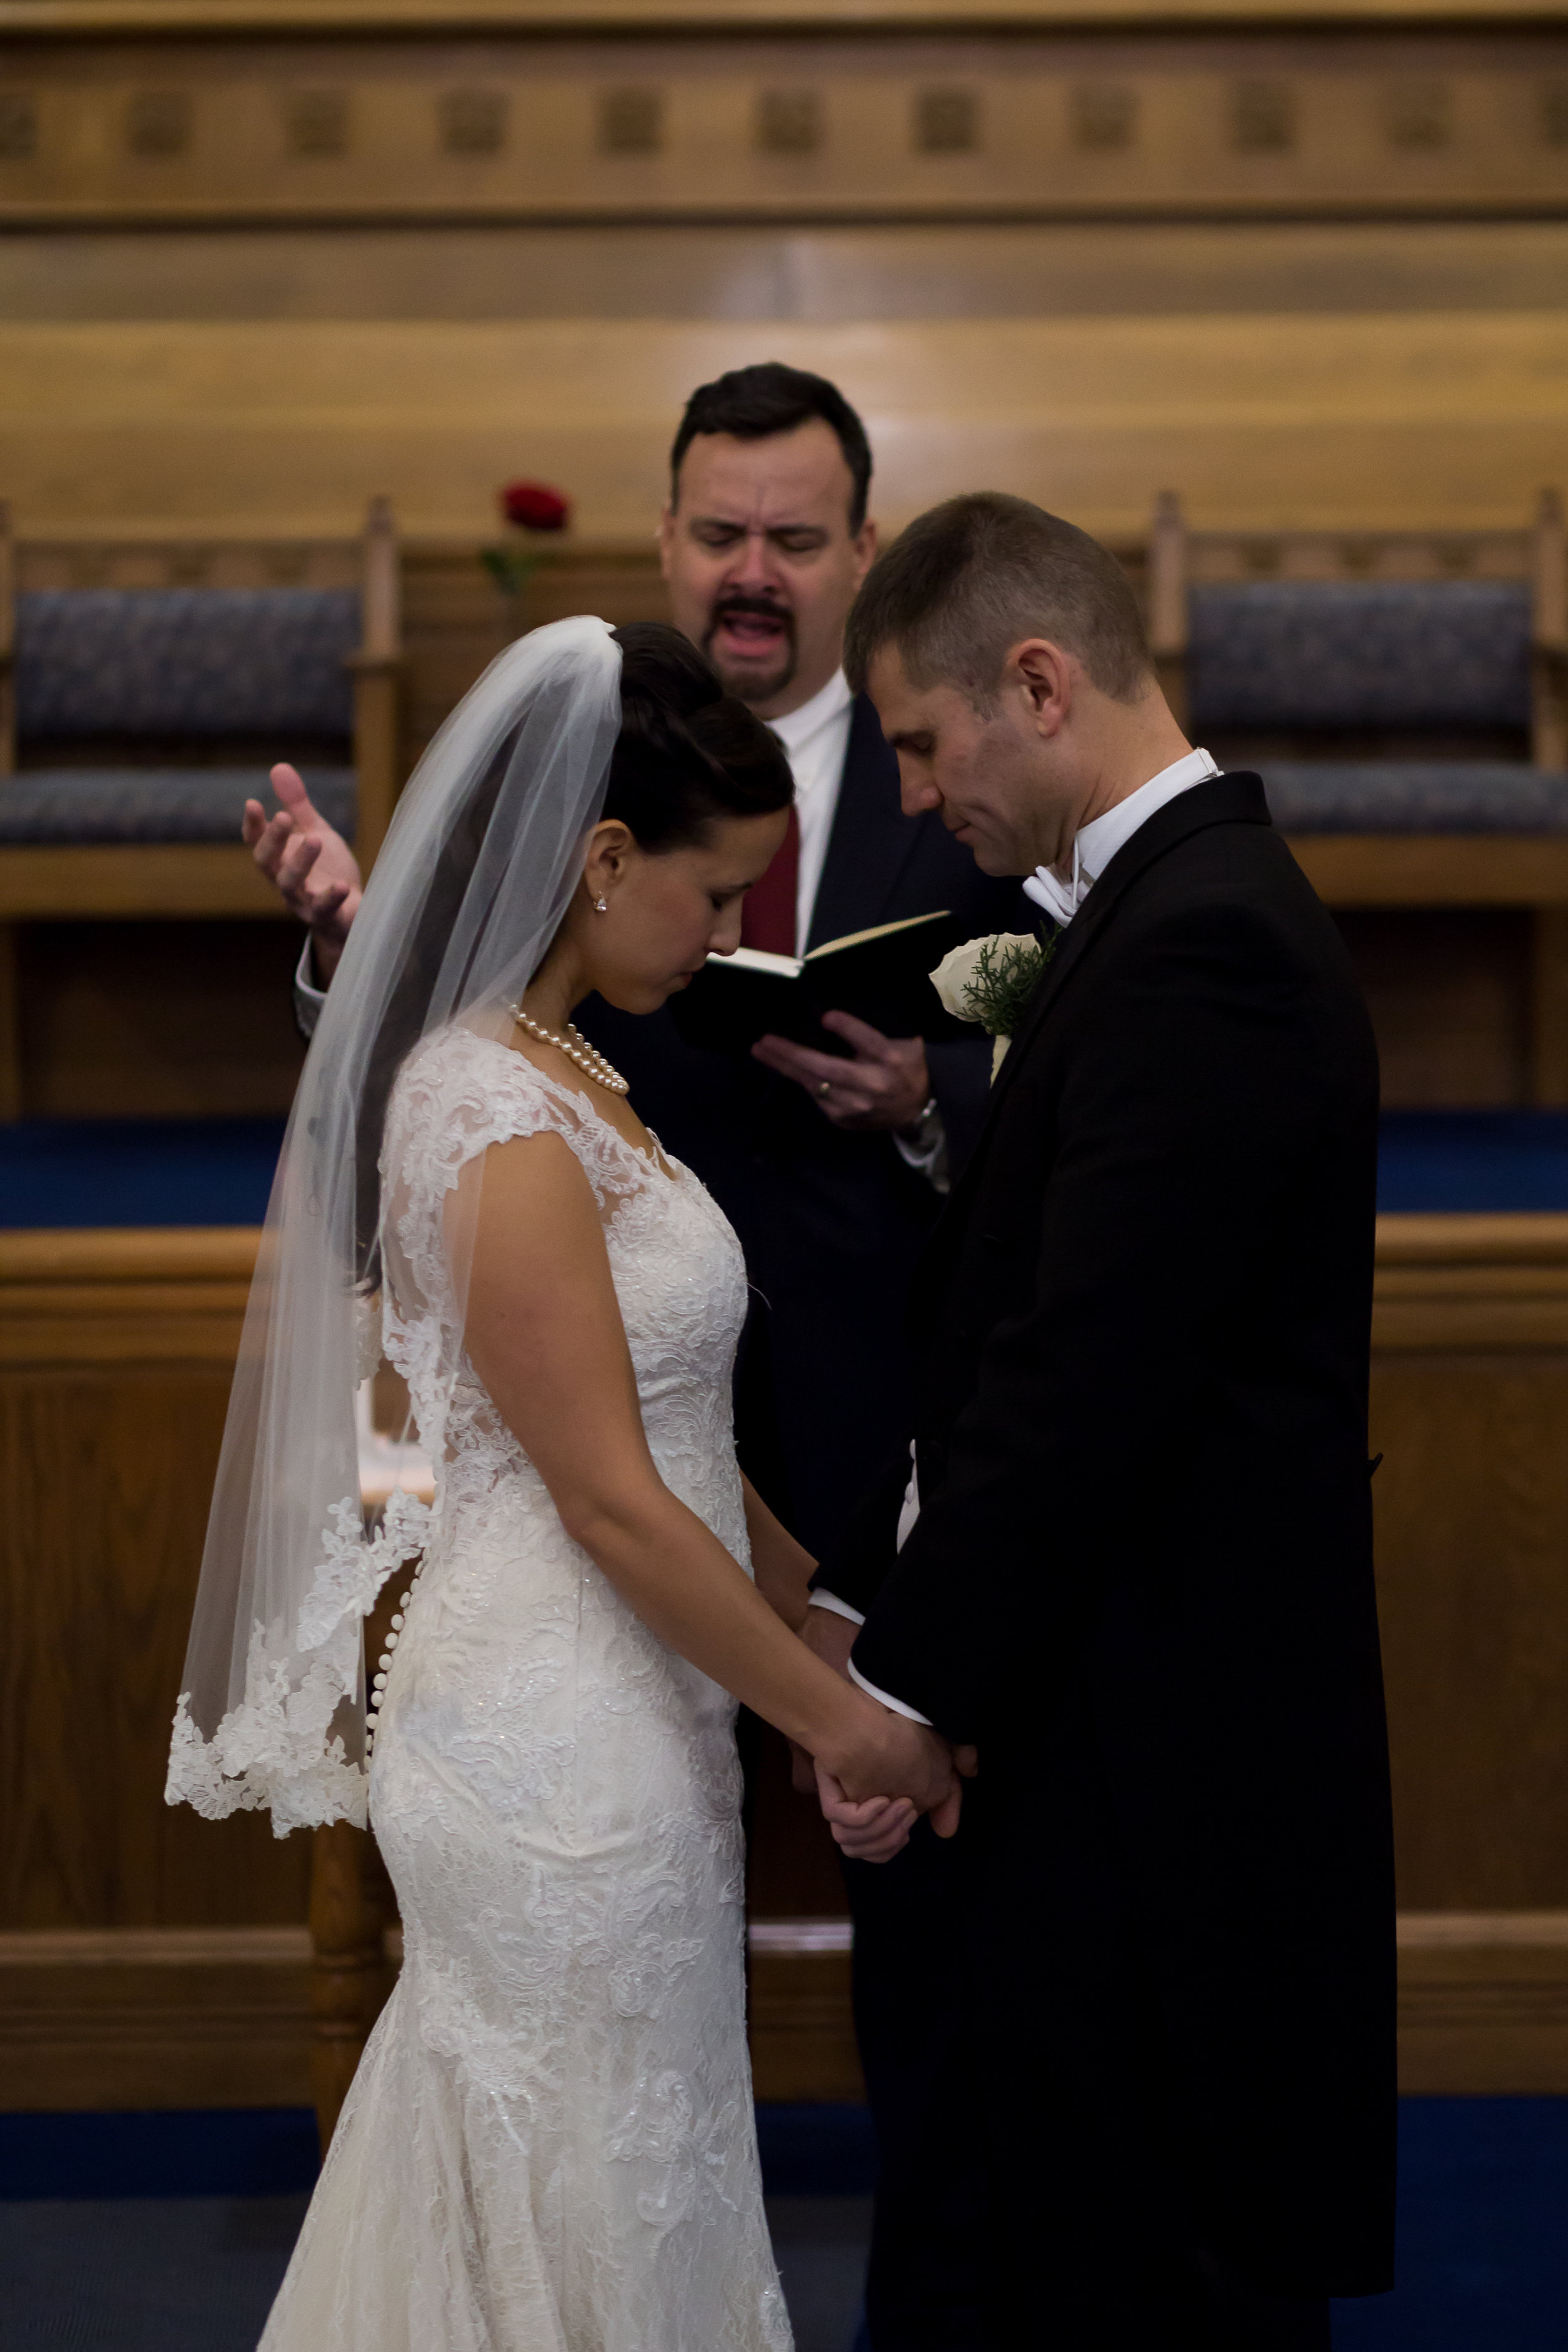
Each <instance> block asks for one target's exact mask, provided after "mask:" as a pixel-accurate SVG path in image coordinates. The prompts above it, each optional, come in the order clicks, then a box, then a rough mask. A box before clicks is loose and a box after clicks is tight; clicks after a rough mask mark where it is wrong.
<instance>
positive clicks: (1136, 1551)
mask: <svg viewBox="0 0 1568 2352" xmlns="http://www.w3.org/2000/svg"><path fill="white" fill-rule="evenodd" d="M846 658H847V673H848V676H849V678H850V681H851V683H852V684H853V685H855V686H856V687H864V688H866V689H867V690H868V692H869V694H870V696H871V698H872V699H873V701H874V702H875V704H876V706H877V709H878V712H879V716H880V719H881V721H882V726H883V730H884V732H885V733H886V735H887V737H888V740H889V742H890V743H891V744H892V745H893V747H894V749H895V750H896V751H897V753H898V756H899V761H900V770H901V775H902V791H903V804H904V807H905V810H906V811H907V812H908V813H909V814H917V813H921V812H930V811H937V812H940V814H941V818H942V823H943V824H945V825H946V826H947V828H948V829H949V831H950V832H951V833H952V835H954V836H955V837H956V838H957V839H958V840H959V841H961V842H963V843H964V844H966V845H967V846H968V847H969V848H970V849H971V851H972V852H973V856H974V857H975V860H976V862H977V864H978V865H979V866H981V868H982V870H983V871H984V872H985V873H987V874H992V875H1005V874H1030V873H1031V872H1034V871H1036V869H1038V872H1037V880H1036V881H1035V883H1034V884H1033V885H1032V886H1031V888H1032V894H1033V893H1037V894H1038V903H1041V904H1043V905H1047V906H1048V907H1049V908H1050V910H1051V911H1052V913H1053V914H1054V915H1055V917H1056V919H1057V922H1058V930H1057V932H1056V936H1055V944H1054V948H1053V950H1052V952H1051V954H1050V957H1049V961H1048V962H1047V964H1046V966H1045V969H1044V974H1043V977H1042V978H1041V980H1040V982H1039V984H1038V986H1037V989H1036V991H1035V992H1034V994H1033V997H1032V999H1031V1000H1030V1001H1029V1003H1028V1004H1027V1008H1026V1011H1025V1012H1024V1013H1023V1014H1022V1016H1021V1017H1020V1018H1019V1020H1018V1023H1017V1027H1016V1034H1015V1035H1014V1037H1013V1040H1012V1043H1011V1046H1010V1048H1009V1050H1008V1052H1007V1054H1006V1057H1005V1061H1004V1063H1003V1065H1002V1068H1001V1072H1000V1075H999V1076H998V1078H997V1080H996V1083H995V1086H994V1090H993V1094H992V1099H991V1103H990V1108H989V1112H988V1116H987V1119H986V1124H985V1127H984V1131H983V1133H982V1136H981V1139H980V1142H979V1144H978V1147H977V1149H976V1150H975V1152H974V1155H973V1159H972V1160H971V1161H970V1163H969V1165H968V1167H967V1169H966V1170H965V1171H964V1174H963V1178H962V1179H961V1181H959V1183H958V1184H957V1185H956V1186H955V1188H954V1190H953V1192H952V1198H951V1200H950V1202H949V1204H948V1206H947V1208H946V1210H945V1212H944V1213H943V1216H942V1221H941V1223H939V1225H938V1227H937V1229H936V1232H935V1234H934V1235H933V1237H932V1239H931V1243H930V1244H928V1246H927V1250H926V1254H925V1257H924V1261H923V1264H922V1265H921V1269H920V1272H919V1274H918V1276H917V1282H916V1289H915V1294H914V1306H913V1310H912V1337H913V1342H914V1347H915V1353H916V1362H915V1391H916V1402H915V1408H914V1416H913V1424H912V1433H913V1437H914V1463H915V1477H914V1479H913V1480H912V1481H910V1476H909V1472H910V1463H909V1460H908V1458H907V1456H906V1458H905V1459H903V1460H902V1461H901V1462H899V1463H897V1464H895V1465H891V1466H890V1467H889V1475H888V1476H887V1478H886V1480H885V1481H884V1483H883V1485H882V1486H881V1487H880V1489H879V1490H878V1491H875V1492H873V1494H872V1495H871V1496H869V1497H868V1499H867V1501H866V1502H865V1503H864V1505H863V1506H862V1507H861V1509H860V1511H859V1514H858V1517H857V1519H856V1520H855V1522H854V1523H853V1524H852V1527H851V1530H850V1533H849V1535H848V1537H847V1539H846V1541H845V1542H844V1543H843V1544H842V1545H841V1546H840V1548H839V1549H838V1550H837V1552H836V1553H835V1554H834V1555H833V1556H832V1557H830V1559H828V1561H827V1562H826V1565H825V1567H824V1569H823V1570H822V1572H821V1575H820V1577H819V1580H818V1582H819V1595H818V1597H819V1600H820V1601H822V1602H823V1604H824V1606H823V1607H821V1608H819V1609H818V1610H816V1611H814V1612H812V1613H813V1619H814V1621H815V1635H816V1641H817V1643H818V1645H819V1646H820V1647H822V1648H823V1649H824V1650H825V1652H827V1651H831V1650H832V1649H833V1648H834V1645H835V1644H837V1654H838V1655H839V1656H840V1658H842V1659H844V1660H845V1661H846V1662H847V1671H848V1672H849V1673H850V1675H852V1676H853V1677H854V1679H855V1680H856V1681H857V1682H859V1683H860V1684H862V1685H863V1686H865V1687H866V1688H867V1689H868V1690H872V1691H874V1692H875V1693H876V1695H877V1696H879V1697H881V1698H883V1699H884V1700H885V1701H886V1703H887V1704H889V1706H900V1707H902V1708H904V1709H905V1710H906V1711H907V1712H908V1713H910V1714H911V1715H913V1716H915V1717H917V1718H919V1719H921V1720H927V1721H930V1722H931V1723H932V1724H934V1725H935V1727H936V1728H937V1729H938V1730H939V1731H940V1732H942V1733H943V1734H944V1735H945V1736H946V1737H947V1738H949V1739H952V1740H954V1741H964V1742H974V1743H976V1744H977V1745H978V1748H979V1751H980V1761H981V1770H980V1778H979V1780H978V1781H977V1782H975V1783H974V1784H973V1787H972V1788H971V1789H970V1790H969V1791H968V1794H967V1796H966V1800H965V1807H964V1817H963V1824H962V1826H961V1829H960V1832H959V1837H958V1842H957V1852H956V1855H955V1862H956V1864H957V1884H956V1885H954V1884H953V1881H952V1878H945V1879H941V1880H930V1881H928V1882H926V1885H925V1889H924V1893H923V1896H922V1895H917V1897H916V1899H914V1900H913V1901H912V1902H911V1906H910V1919H909V1922H908V1933H909V1936H910V1941H911V1943H913V1942H915V1941H916V1940H917V1939H918V1938H920V1937H924V1938H925V1940H926V1942H927V1943H928V1945H929V1944H931V1943H932V1942H935V1943H940V1944H942V1945H943V1946H944V1947H945V1948H947V1949H948V1950H950V1952H951V1954H952V1971H953V1977H954V1984H953V1998H952V2001H951V2002H950V2004H949V2005H948V2007H947V2010H946V2012H945V2015H944V2017H943V2019H942V2021H941V2023H940V2027H938V2028H931V2027H930V2025H929V2021H928V2027H927V2041H926V2044H925V2047H924V2050H923V2053H922V2070H921V2080H920V2082H919V2083H918V2084H917V2083H913V2082H911V2083H910V2085H909V2086H908V2095H907V2099H906V2105H905V2109H904V2113H903V2116H902V2119H901V2130H900V2135H899V2138H898V2144H897V2147H896V2149H895V2150H893V2151H892V2155H893V2163H892V2165H891V2168H890V2170H885V2174H884V2189H885V2191H886V2195H887V2200H888V2207H889V2222H890V2223H892V2224H895V2225H896V2232H897V2234H896V2245H897V2259H896V2260H894V2259H890V2258H889V2255H890V2251H891V2242H883V2243H879V2245H876V2246H874V2250H873V2263H872V2275H871V2282H870V2290H869V2295H868V2317H869V2330H870V2337H871V2342H872V2345H873V2347H875V2352H926V2347H929V2352H979V2347H985V2352H1002V2347H1007V2352H1012V2347H1022V2346H1025V2345H1033V2344H1036V2343H1038V2344H1042V2345H1045V2344H1049V2345H1050V2346H1051V2347H1053V2352H1175V2347H1182V2352H1229V2347H1235V2352H1242V2347H1246V2352H1309V2347H1310V2352H1323V2348H1324V2347H1327V2346H1328V2343H1329V2315H1328V2302H1327V2298H1328V2297H1329V2296H1330V2295H1331V2294H1374V2293H1377V2292H1379V2291H1380V2290H1382V2289H1384V2288H1385V2287H1387V2286H1388V2285H1389V2284H1391V2263H1392V2252H1391V2238H1392V2210H1393V2185H1394V1933H1393V1929H1394V1916H1393V1911H1394V1898H1393V1874H1392V1833H1391V1824H1390V1811H1389V1788H1388V1766H1387V1752H1386V1743H1385V1737H1384V1713H1383V1689H1382V1678H1381V1671H1380V1664H1379V1656H1378V1637H1377V1620H1376V1612H1375V1606H1374V1600H1373V1575H1372V1524H1371V1502H1370V1494H1369V1486H1368V1479H1369V1470H1370V1465H1369V1464H1368V1461H1367V1456H1366V1396H1367V1352H1368V1334H1369V1323H1370V1312H1371V1289H1372V1264H1373V1198H1374V1174H1375V1149H1376V1119H1377V1095H1378V1076H1377V1062H1376V1055H1375V1052H1374V1048H1373V1038H1372V1033H1371V1029H1370V1026H1369V1024H1368V1021H1367V1016H1366V1013H1365V1010H1364V1008H1363V1004H1362V1002H1361V999H1360V997H1359V995H1358V993H1357V990H1356V986H1355V982H1354V981H1353V979H1352V974H1351V970H1350V966H1349V964H1348V961H1347V960H1346V958H1345V955H1344V953H1343V950H1342V947H1341V944H1340V941H1339V939H1338V936H1337V934H1336V932H1335V930H1334V928H1333V925H1332V923H1331V921H1330V919H1329V917H1328V916H1327V914H1326V913H1325V912H1324V910H1323V908H1321V906H1320V904H1319V902H1318V900H1317V899H1316V898H1314V896H1313V894H1312V892H1311V890H1310V887H1308V885H1307V883H1306V881H1305V880H1304V878H1303V877H1302V875H1301V874H1300V870H1299V868H1298V867H1297V866H1296V865H1295V864H1294V862H1293V861H1292V859H1291V857H1290V856H1289V851H1288V850H1287V849H1286V847H1285V845H1284V843H1283V842H1282V841H1281V840H1280V839H1279V836H1278V835H1276V834H1275V833H1274V832H1273V831H1272V830H1271V828H1270V825H1269V821H1268V809H1267V807H1266V805H1265V803H1264V797H1263V790H1262V786H1261V784H1260V783H1259V782H1258V778H1257V777H1256V776H1253V775H1247V774H1237V775H1225V774H1221V773H1220V772H1218V771H1217V770H1216V768H1215V764H1214V762H1213V761H1211V760H1210V759H1209V758H1208V756H1207V754H1206V753H1204V752H1202V751H1191V750H1189V748H1188V746H1187V744H1186V743H1185V741H1184V740H1183V738H1182V736H1181V733H1180V731H1179V730H1178V729H1177V727H1176V724H1175V722H1174V720H1173V718H1172V716H1171V713H1170V711H1169V709H1167V707H1166V705H1165V703H1164V701H1163V698H1162V697H1161V694H1160V691H1159V688H1158V687H1157V685H1156V684H1155V681H1154V677H1153V673H1152V667H1151V664H1150V659H1149V655H1148V651H1147V647H1146V645H1145V641H1144V638H1143V634H1142V626H1141V623H1140V619H1139V615H1138V612H1137V608H1136V606H1135V604H1134V603H1133V599H1132V596H1131V592H1130V591H1129V589H1128V587H1127V584H1126V583H1125V580H1124V578H1123V576H1122V574H1121V571H1120V569H1119V567H1118V566H1117V565H1116V564H1115V562H1113V561H1112V560H1111V558H1110V556H1108V555H1107V554H1106V553H1105V552H1104V551H1103V550H1102V549H1100V547H1098V546H1097V545H1096V544H1095V542H1094V541H1091V540H1089V539H1088V538H1086V537H1085V535H1084V534H1083V533H1082V532H1081V531H1079V530H1074V529H1073V528H1072V527H1071V526H1070V525H1069V524H1067V523H1064V522H1060V521H1058V520H1056V519H1055V518H1054V517H1053V516H1050V515H1047V514H1045V513H1042V512H1041V511H1040V509H1038V508H1037V507H1033V506H1030V505H1028V504H1026V502H1025V501H1023V500H1021V499H1010V498H1004V497H1000V496H994V495H982V496H978V497H971V498H963V499H953V500H952V501H951V502H950V503H949V504H947V505H945V506H942V507H939V508H937V509H934V510H933V511H932V512H931V513H929V514H926V515H924V516H922V517H921V519H920V520H918V521H917V522H915V523H913V524H912V525H911V526H910V529H909V530H907V531H906V532H905V533H904V534H903V536H902V538H901V539H900V540H899V541H897V542H896V543H895V544H894V546H893V547H892V548H891V549H890V550H889V552H888V553H887V554H885V555H884V556H883V557H882V558H881V559H880V560H879V562H878V563H877V565H876V566H875V568H874V569H873V570H872V572H870V574H869V576H868V580H867V582H866V584H865V586H864V588H863V589H862V590H861V592H860V595H859V597H858V601H857V604H856V605H855V608H854V611H853V614H851V618H850V622H849V627H848V633H847V656H846ZM856 1617H860V1618H863V1620H864V1622H863V1625H862V1627H861V1629H860V1630H859V1631H858V1633H857V1630H856V1624H855V1622H854V1621H855V1619H856ZM851 1643H853V1647H852V1649H851V1647H850V1644H851ZM828 1810H829V1814H830V1818H831V1817H832V1816H833V1813H834V1811H835V1808H834V1807H832V1806H831V1805H830V1806H829V1808H828ZM921 1833H922V1832H917V1835H920V1834H921ZM839 1834H840V1837H841V1842H843V1843H846V1844H848V1845H850V1846H851V1847H852V1846H853V1842H854V1830H853V1826H852V1822H851V1818H850V1816H849V1815H848V1814H847V1812H842V1813H841V1817H840V1829H839ZM905 1859H907V1857H906V1858H905ZM888 1867H889V1873H895V1872H897V1871H899V1870H900V1862H894V1863H893V1864H889V1865H888ZM922 1900H923V1902H924V1905H925V1913H924V1914H923V1915H922V1911H921V1901H922ZM939 1912H940V1914H941V1916H937V1915H938V1913H939ZM888 2154H889V2149H888V2146H887V2136H886V2133H884V2155H885V2163H886V2158H887V2155H888ZM950 2186H951V2187H952V2189H953V2192H954V2194H955V2195H956V2197H957V2200H958V2206H959V2210H962V2211H963V2213H964V2214H965V2215H966V2216H967V2217H970V2226H968V2227H966V2230H965V2232H964V2235H963V2243H962V2244H955V2243H954V2242H953V2232H952V2231H951V2229H944V2221H943V2216H944V2210H946V2204H947V2192H948V2189H949V2187H950ZM977 2187H978V2189H979V2191H980V2193H979V2194H978V2195H977V2194H976V2193H975V2191H976V2188H977ZM922 2197H923V2198H924V2200H925V2204H926V2208H927V2226H926V2228H925V2230H924V2231H921V2228H919V2227H918V2226H916V2225H917V2224H918V2222H919V2221H920V2218H921V2199H922ZM976 2213H980V2214H983V2215H984V2221H982V2223H981V2224H980V2226H978V2227H974V2226H973V2216H974V2215H975V2214H976ZM881 2228H882V2216H881V2215H880V2214H879V2230H881ZM927 2248H929V2252H928V2251H926V2249H927Z"/></svg>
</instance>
